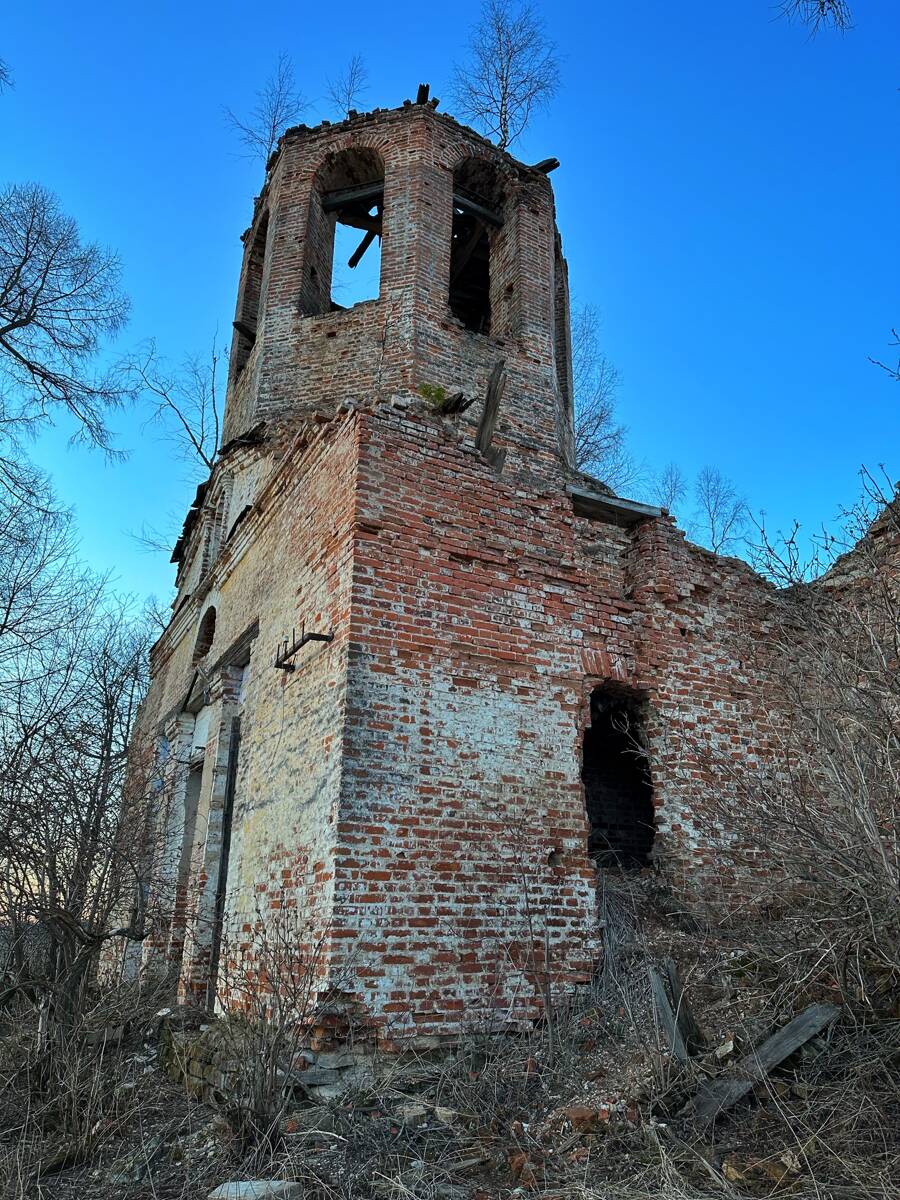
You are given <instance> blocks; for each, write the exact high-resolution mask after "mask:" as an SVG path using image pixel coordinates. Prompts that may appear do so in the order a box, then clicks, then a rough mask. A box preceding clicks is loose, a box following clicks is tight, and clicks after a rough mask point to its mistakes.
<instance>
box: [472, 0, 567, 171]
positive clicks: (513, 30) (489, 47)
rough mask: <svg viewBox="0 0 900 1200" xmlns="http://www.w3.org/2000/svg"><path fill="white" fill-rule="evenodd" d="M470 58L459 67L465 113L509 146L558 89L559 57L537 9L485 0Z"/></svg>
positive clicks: (510, 1) (500, 143)
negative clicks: (536, 111) (537, 110)
mask: <svg viewBox="0 0 900 1200" xmlns="http://www.w3.org/2000/svg"><path fill="white" fill-rule="evenodd" d="M469 56H470V58H469V61H468V62H467V63H465V64H464V65H463V66H459V67H457V68H456V70H455V72H454V99H455V101H456V104H457V106H458V108H459V113H460V116H462V117H463V118H464V119H465V120H467V121H473V122H475V124H476V125H478V126H479V128H481V129H482V130H484V132H485V134H486V135H487V136H488V137H492V138H496V139H497V145H498V146H499V147H500V148H501V150H505V149H507V148H508V147H509V146H511V145H512V143H513V142H514V141H515V140H516V138H518V137H519V136H520V135H521V134H522V133H523V131H524V130H525V128H526V127H527V125H528V123H529V121H530V120H531V117H532V115H533V114H534V112H535V110H536V109H540V108H544V107H546V105H547V104H549V102H550V100H552V98H553V97H554V95H555V94H556V92H557V90H558V88H559V59H558V56H557V53H556V47H555V45H554V44H553V43H552V42H551V41H550V40H549V39H548V38H547V35H546V33H545V32H544V28H543V25H542V24H541V22H540V20H539V18H538V16H537V14H536V13H535V11H534V9H533V8H531V7H530V6H529V5H528V4H525V5H522V6H518V5H516V4H514V3H513V0H484V3H483V4H482V8H481V17H480V19H479V21H478V24H477V25H476V26H475V28H474V29H473V30H472V33H471V36H470V40H469Z"/></svg>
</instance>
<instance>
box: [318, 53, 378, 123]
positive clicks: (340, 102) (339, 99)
mask: <svg viewBox="0 0 900 1200" xmlns="http://www.w3.org/2000/svg"><path fill="white" fill-rule="evenodd" d="M368 87H369V72H368V71H367V70H366V64H365V63H364V61H363V57H362V55H361V54H354V55H353V57H352V58H351V59H350V62H349V63H348V64H347V69H346V70H345V71H344V73H343V75H339V76H338V77H337V79H329V80H328V98H329V99H330V100H331V103H332V104H333V105H334V107H335V109H336V110H337V111H338V112H339V113H341V115H342V116H345V117H346V116H349V115H350V111H351V110H352V109H354V108H356V107H357V106H358V105H359V103H360V100H361V98H362V95H363V93H364V92H366V91H368Z"/></svg>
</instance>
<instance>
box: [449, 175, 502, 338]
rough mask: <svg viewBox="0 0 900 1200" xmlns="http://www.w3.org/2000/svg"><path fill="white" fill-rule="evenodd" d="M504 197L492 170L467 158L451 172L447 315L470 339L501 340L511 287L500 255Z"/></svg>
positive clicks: (499, 181) (498, 179)
mask: <svg viewBox="0 0 900 1200" xmlns="http://www.w3.org/2000/svg"><path fill="white" fill-rule="evenodd" d="M505 226H506V196H505V191H504V186H503V180H502V178H501V175H500V172H499V170H498V169H497V167H496V166H495V165H494V164H493V163H491V162H489V161H488V160H487V159H484V158H466V159H463V161H462V162H461V163H459V164H458V165H457V167H456V169H455V170H454V172H453V222H452V227H451V234H450V281H449V303H450V311H451V312H452V313H453V315H454V316H455V317H456V318H458V320H460V321H462V323H463V325H465V327H466V329H471V330H472V332H473V333H483V334H489V333H492V334H495V335H498V334H501V333H502V332H504V330H505V328H506V327H507V326H508V323H509V322H508V317H507V310H508V303H507V296H508V295H509V294H511V290H512V288H513V287H514V280H513V278H512V276H513V270H512V264H511V263H510V262H508V261H507V256H506V255H505V254H504V249H505V245H506V238H505V236H504V229H505Z"/></svg>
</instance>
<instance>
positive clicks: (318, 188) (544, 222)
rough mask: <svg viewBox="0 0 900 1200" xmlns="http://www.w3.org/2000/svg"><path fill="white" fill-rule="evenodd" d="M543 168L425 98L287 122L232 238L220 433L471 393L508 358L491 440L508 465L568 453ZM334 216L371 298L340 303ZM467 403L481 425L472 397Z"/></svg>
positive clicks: (560, 321) (553, 235) (561, 270)
mask: <svg viewBox="0 0 900 1200" xmlns="http://www.w3.org/2000/svg"><path fill="white" fill-rule="evenodd" d="M421 94H422V92H421V91H420V95H421ZM553 165H555V160H550V161H549V162H548V163H545V164H541V166H540V167H527V166H525V165H523V164H522V163H519V162H517V161H515V160H514V159H513V158H512V157H511V156H510V155H508V154H506V153H504V152H503V151H501V150H498V149H497V148H496V147H495V146H493V145H491V144H490V143H488V142H487V141H485V140H484V139H483V138H481V137H479V136H478V135H477V134H475V133H474V132H472V131H471V130H468V129H465V128H463V127H461V126H460V125H458V124H457V123H456V122H455V121H453V120H451V119H450V118H448V117H444V116H441V115H439V114H438V113H437V112H436V111H435V108H434V107H433V105H432V104H431V103H416V104H411V103H407V104H406V105H404V106H403V107H402V108H399V109H393V110H376V111H375V112H373V113H367V114H361V115H359V116H355V117H353V118H352V119H350V120H347V121H344V122H341V123H340V124H338V125H330V124H329V123H328V122H324V123H323V124H322V125H319V126H317V127H316V128H314V129H308V128H306V127H304V126H299V127H297V128H295V129H291V130H289V131H288V132H287V133H286V134H285V136H284V138H283V139H282V142H281V144H280V147H279V150H278V151H277V152H276V154H275V155H273V159H272V161H271V162H270V167H269V171H268V174H267V179H266V184H265V187H264V189H263V191H262V194H261V195H260V196H259V197H258V199H257V201H256V204H255V210H254V217H253V223H252V225H251V227H250V228H249V229H248V230H247V232H246V233H245V235H244V247H245V249H244V261H243V268H242V271H241V280H240V288H239V295H238V303H237V310H236V316H235V332H234V344H233V351H232V359H231V361H232V370H231V378H230V383H229V390H228V401H227V411H226V417H225V440H226V441H228V440H229V439H231V438H233V437H236V436H239V435H240V434H241V433H242V432H243V431H245V430H246V429H248V428H250V427H252V426H254V425H255V424H257V423H258V422H259V421H263V420H265V421H273V420H279V421H280V420H285V419H286V420H290V419H291V417H292V416H294V415H301V414H304V413H309V412H311V411H319V412H327V411H333V409H334V408H335V407H336V406H338V405H340V404H342V403H346V402H351V403H353V404H359V405H363V406H365V405H367V404H371V403H373V402H375V401H377V400H380V399H383V398H385V397H387V396H392V395H396V394H400V393H404V392H406V393H414V394H420V395H424V396H430V397H431V398H432V399H434V398H436V397H438V398H439V397H442V396H446V397H449V396H454V395H460V394H461V395H462V396H464V397H465V398H466V399H468V400H471V401H473V402H475V401H478V400H479V399H480V398H482V397H483V396H484V394H485V388H486V382H487V380H488V378H489V376H490V374H491V372H492V371H493V370H494V368H495V367H496V365H497V363H499V362H502V363H503V364H504V372H505V376H506V386H505V390H504V400H503V406H502V411H501V412H500V413H499V415H498V423H497V428H496V433H495V438H494V440H495V442H496V444H497V445H499V446H503V447H504V448H506V450H507V452H508V455H509V462H510V466H511V467H513V465H514V464H518V465H520V466H522V467H527V468H528V469H530V470H533V471H537V472H539V473H548V472H549V473H551V474H552V473H554V471H555V470H556V469H557V468H558V467H559V466H560V465H563V464H566V463H567V462H568V461H569V458H570V454H571V424H572V381H571V362H570V357H571V349H570V337H569V305H568V288H567V281H566V266H565V261H564V259H563V257H562V253H561V243H560V239H559V234H558V232H557V229H556V224H555V216H554V204H553V194H552V189H551V187H550V182H549V180H548V178H547V174H546V171H547V169H548V167H551V166H553ZM339 227H340V228H342V229H343V230H347V229H349V230H352V231H353V233H354V234H358V239H359V240H358V245H357V246H356V248H355V249H354V251H353V253H352V254H351V255H350V256H349V259H348V262H347V268H345V269H349V271H350V272H351V273H352V271H353V270H354V269H357V267H358V264H360V263H362V262H364V261H365V259H366V256H367V255H368V256H372V255H373V254H375V253H377V251H378V249H380V256H381V269H380V286H379V289H378V295H377V298H375V299H370V300H366V301H362V302H360V303H358V304H352V305H346V304H342V303H341V300H342V296H341V294H340V293H339V292H336V293H333V292H332V280H333V276H334V273H335V267H336V265H338V264H335V261H334V259H335V247H336V238H335V234H336V230H337V229H338V228H339ZM340 240H341V241H342V242H343V239H340ZM340 266H342V267H343V264H340ZM467 411H468V415H467V418H466V420H467V421H468V422H469V423H471V424H475V423H477V420H478V417H479V411H480V410H479V405H478V404H477V403H473V404H472V406H471V408H469V409H468V410H467Z"/></svg>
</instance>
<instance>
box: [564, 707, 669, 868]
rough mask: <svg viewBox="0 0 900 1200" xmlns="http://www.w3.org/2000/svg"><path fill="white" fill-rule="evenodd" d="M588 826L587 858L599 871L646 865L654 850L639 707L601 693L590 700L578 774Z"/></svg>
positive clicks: (651, 788) (651, 810)
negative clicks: (590, 858) (588, 717)
mask: <svg viewBox="0 0 900 1200" xmlns="http://www.w3.org/2000/svg"><path fill="white" fill-rule="evenodd" d="M581 779H582V782H583V783H584V795H585V803H586V805H587V813H588V818H589V820H590V823H591V832H590V839H589V842H588V853H589V854H590V855H591V857H592V858H593V859H594V861H595V862H596V863H597V865H598V866H601V867H618V868H620V869H623V870H634V869H637V868H640V867H645V866H647V864H648V862H649V861H650V851H651V849H652V848H653V832H654V829H653V786H652V783H651V781H650V764H649V762H648V761H647V755H646V753H645V751H644V748H643V731H642V728H641V711H640V705H639V704H638V703H636V702H635V701H634V700H633V699H630V698H627V697H623V696H622V695H621V694H620V693H615V692H611V691H609V690H607V689H605V688H597V689H595V691H594V692H593V694H592V695H591V723H590V725H589V726H588V728H587V729H586V730H585V731H584V759H583V764H582V769H581Z"/></svg>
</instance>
